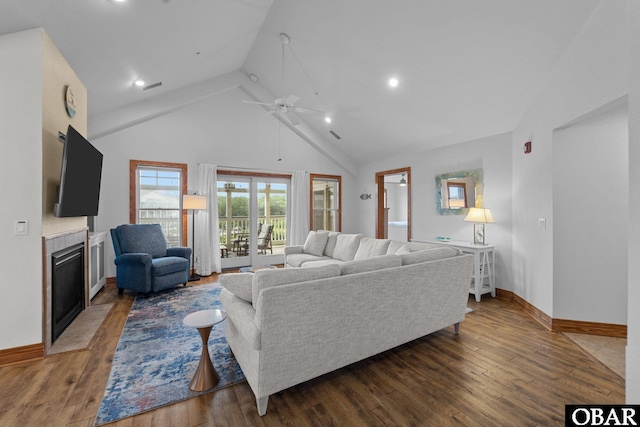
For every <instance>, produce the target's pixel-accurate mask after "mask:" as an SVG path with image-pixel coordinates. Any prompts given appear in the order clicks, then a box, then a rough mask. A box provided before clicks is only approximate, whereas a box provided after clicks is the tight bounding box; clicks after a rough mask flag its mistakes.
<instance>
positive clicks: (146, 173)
mask: <svg viewBox="0 0 640 427" xmlns="http://www.w3.org/2000/svg"><path fill="white" fill-rule="evenodd" d="M129 180H130V184H129V188H130V194H129V199H130V213H129V217H130V218H129V220H130V222H131V224H160V225H161V226H162V230H163V231H164V235H165V237H166V238H167V243H168V245H169V246H186V244H187V233H186V227H187V218H186V211H183V210H182V195H183V194H186V193H187V165H186V164H182V163H159V162H147V161H142V160H131V161H130V162H129Z"/></svg>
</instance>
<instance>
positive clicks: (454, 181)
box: [436, 169, 483, 215]
mask: <svg viewBox="0 0 640 427" xmlns="http://www.w3.org/2000/svg"><path fill="white" fill-rule="evenodd" d="M482 192H483V183H482V169H471V170H466V171H459V172H450V173H443V174H441V175H437V176H436V213H437V214H438V215H466V214H467V213H468V212H469V208H473V207H476V206H477V207H481V206H482Z"/></svg>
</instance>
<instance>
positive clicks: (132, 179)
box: [129, 160, 189, 246]
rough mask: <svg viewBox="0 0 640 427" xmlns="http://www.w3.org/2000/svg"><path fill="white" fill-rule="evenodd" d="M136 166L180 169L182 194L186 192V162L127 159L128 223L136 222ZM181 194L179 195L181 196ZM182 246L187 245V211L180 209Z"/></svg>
mask: <svg viewBox="0 0 640 427" xmlns="http://www.w3.org/2000/svg"><path fill="white" fill-rule="evenodd" d="M138 166H149V167H156V168H173V169H181V170H182V180H181V181H182V194H187V191H188V190H187V189H188V188H189V187H188V186H187V165H186V163H170V162H152V161H149V160H129V223H130V224H135V223H136V193H137V192H136V170H137V169H138ZM182 194H181V196H182ZM181 234H182V246H187V211H186V210H185V209H182V233H181Z"/></svg>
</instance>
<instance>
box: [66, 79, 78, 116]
mask: <svg viewBox="0 0 640 427" xmlns="http://www.w3.org/2000/svg"><path fill="white" fill-rule="evenodd" d="M64 106H65V108H66V109H67V114H68V115H69V117H74V116H75V115H76V98H75V96H74V95H73V89H71V86H67V91H66V93H65V96H64Z"/></svg>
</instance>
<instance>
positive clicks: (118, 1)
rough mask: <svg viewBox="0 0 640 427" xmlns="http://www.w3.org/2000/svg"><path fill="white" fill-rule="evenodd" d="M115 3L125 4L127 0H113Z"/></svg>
mask: <svg viewBox="0 0 640 427" xmlns="http://www.w3.org/2000/svg"><path fill="white" fill-rule="evenodd" d="M113 1H114V2H116V3H124V2H125V1H127V0H113Z"/></svg>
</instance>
